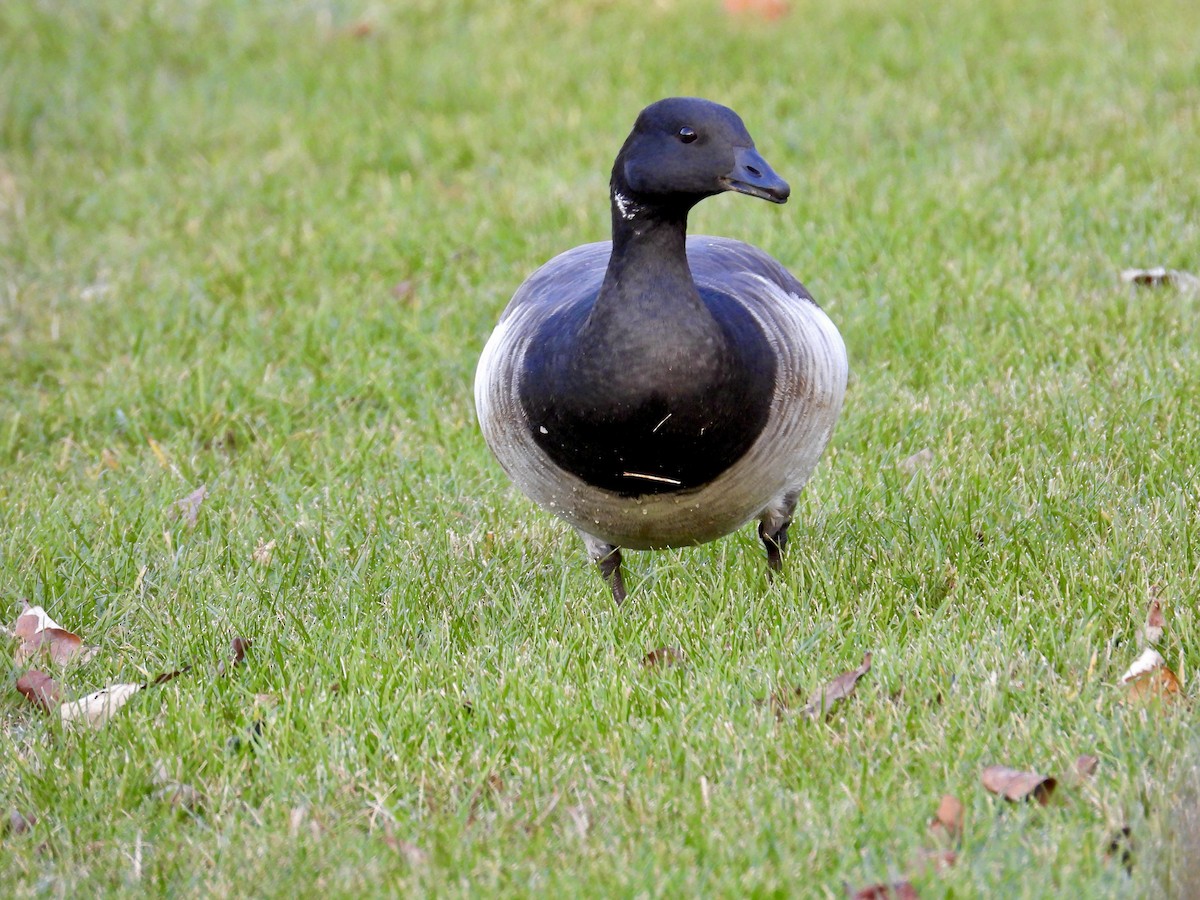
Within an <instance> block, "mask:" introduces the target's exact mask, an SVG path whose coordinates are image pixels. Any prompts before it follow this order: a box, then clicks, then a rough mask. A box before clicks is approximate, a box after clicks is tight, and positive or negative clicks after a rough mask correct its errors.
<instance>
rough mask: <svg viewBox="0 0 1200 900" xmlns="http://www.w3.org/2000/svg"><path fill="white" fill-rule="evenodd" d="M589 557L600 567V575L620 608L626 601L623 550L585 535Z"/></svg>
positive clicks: (583, 535)
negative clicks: (622, 571) (622, 566)
mask: <svg viewBox="0 0 1200 900" xmlns="http://www.w3.org/2000/svg"><path fill="white" fill-rule="evenodd" d="M580 534H581V536H582V537H583V543H584V545H585V546H586V547H587V551H588V556H590V557H591V559H592V561H593V562H594V563H595V564H596V565H597V566H598V567H599V569H600V575H601V577H602V578H603V579H604V580H605V582H606V583H607V584H608V586H609V587H610V588H612V595H613V600H615V601H616V602H617V606H620V605H621V604H622V603H623V602H624V601H625V579H624V577H623V576H622V575H621V548H620V547H617V546H615V545H614V544H610V543H608V542H607V541H602V540H600V538H598V537H593V536H592V535H590V534H583V533H582V532H580Z"/></svg>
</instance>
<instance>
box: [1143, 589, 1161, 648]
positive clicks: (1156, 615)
mask: <svg viewBox="0 0 1200 900" xmlns="http://www.w3.org/2000/svg"><path fill="white" fill-rule="evenodd" d="M1166 627H1167V619H1166V616H1164V615H1163V608H1162V600H1160V599H1159V597H1158V585H1156V584H1155V585H1151V587H1150V606H1149V608H1148V609H1147V610H1146V624H1145V626H1143V628H1142V633H1141V638H1142V643H1143V644H1157V643H1158V642H1159V641H1161V640H1162V636H1163V632H1164V631H1165V630H1166Z"/></svg>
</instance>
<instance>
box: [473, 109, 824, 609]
mask: <svg viewBox="0 0 1200 900" xmlns="http://www.w3.org/2000/svg"><path fill="white" fill-rule="evenodd" d="M723 191H736V192H738V193H741V194H748V195H750V196H751V197H761V198H762V199H764V200H770V201H771V202H773V203H784V202H786V201H787V198H788V194H789V193H790V189H789V188H788V185H787V182H785V181H784V180H783V179H782V178H780V177H779V176H778V175H776V174H775V173H774V172H773V171H772V170H771V167H770V166H769V165H767V163H766V161H765V160H764V159H763V158H762V156H760V155H759V153H758V151H757V150H756V149H755V147H754V141H753V140H751V138H750V135H749V133H748V132H747V131H746V127H745V126H744V125H743V124H742V120H741V119H740V118H739V117H738V115H737V114H736V113H735V112H733V110H731V109H728V108H726V107H724V106H720V105H718V104H716V103H712V102H709V101H707V100H701V99H697V98H690V97H675V98H670V99H666V100H660V101H659V102H657V103H654V104H651V105H650V106H648V107H646V108H645V109H644V110H642V112H641V114H640V115H639V116H638V119H637V122H636V123H635V125H634V127H633V131H632V133H630V135H629V137H628V138H627V139H626V141H625V144H624V146H623V147H622V148H621V152H620V153H618V154H617V159H616V162H615V163H614V165H613V170H612V180H611V184H610V192H611V204H612V241H604V242H601V243H595V244H585V245H583V246H580V247H576V248H575V249H573V250H568V251H567V252H565V253H562V254H560V255H559V256H556V257H555V258H554V259H552V260H550V261H549V262H548V263H546V264H545V265H543V266H542V267H541V268H540V269H538V270H537V271H536V272H534V273H533V274H532V275H531V276H530V277H529V278H528V280H526V281H525V283H524V284H522V285H521V286H520V288H518V289H517V292H516V294H515V295H514V296H513V298H512V300H511V301H510V302H509V304H508V307H507V308H506V309H505V310H504V313H503V314H502V315H501V317H500V322H499V324H498V325H497V326H496V330H495V331H494V332H493V334H492V336H491V338H490V339H489V340H488V342H487V346H486V347H485V348H484V350H483V355H482V357H481V358H480V360H479V367H478V370H477V372H476V375H475V406H476V410H477V412H478V415H479V422H480V425H481V427H482V429H483V435H484V438H485V439H486V440H487V443H488V445H489V446H490V447H491V449H492V451H493V452H494V453H495V455H496V457H497V459H498V460H499V461H500V465H501V466H502V467H503V468H504V470H505V472H507V473H508V475H509V476H510V477H511V478H512V479H513V481H514V482H516V484H517V487H519V488H520V489H521V490H522V491H524V492H525V493H526V494H527V495H528V496H529V497H530V498H531V499H533V500H534V502H536V503H538V504H539V505H540V506H542V507H544V508H545V509H547V510H549V511H550V512H552V513H554V514H555V515H556V516H559V517H560V518H562V519H564V520H566V521H567V522H568V523H570V524H571V525H572V526H574V527H575V529H576V530H577V531H578V532H579V534H580V536H581V537H582V538H583V541H584V544H585V545H586V547H587V551H588V554H589V555H590V557H591V558H592V560H594V561H595V562H596V563H597V564H598V565H599V568H600V572H601V574H602V575H603V577H604V579H605V580H606V581H607V582H608V585H609V586H610V587H611V589H612V593H613V597H614V599H615V600H616V601H617V603H620V602H621V601H622V600H624V598H625V584H624V580H623V578H622V574H621V550H622V549H632V550H654V549H660V548H664V547H678V546H686V545H690V544H700V543H704V542H706V541H711V540H714V539H716V538H718V537H721V536H722V535H725V534H728V533H730V532H731V531H734V530H736V529H738V528H740V527H741V526H742V525H744V524H745V523H747V522H749V521H750V520H751V519H755V518H757V519H758V521H759V525H758V533H759V536H760V537H761V538H762V541H763V544H764V545H765V546H766V551H767V565H768V573H771V572H774V571H777V570H779V569H780V567H781V565H782V554H783V550H784V546H785V544H786V542H787V530H788V525H789V524H790V523H791V516H792V512H793V510H794V509H795V506H796V499H797V497H798V495H799V493H800V491H801V489H802V488H803V487H804V484H805V482H806V481H807V480H808V478H809V475H811V474H812V471H813V468H814V467H815V466H816V464H817V460H818V459H819V458H820V456H821V453H822V452H823V451H824V449H825V446H826V444H828V443H829V438H830V435H831V434H832V432H833V428H834V423H835V422H836V421H837V417H838V414H839V412H840V411H841V408H842V400H843V397H844V396H845V392H846V372H847V362H846V348H845V345H844V344H843V343H842V338H841V336H840V335H839V334H838V331H837V328H835V327H834V325H833V323H832V322H831V321H830V320H829V318H828V317H827V316H826V315H825V313H824V312H822V311H821V309H820V308H819V307H818V306H817V304H816V303H815V302H814V300H813V299H812V296H811V295H810V294H809V293H808V291H807V290H806V289H805V287H804V285H802V284H801V283H800V282H799V281H797V280H796V279H795V278H794V277H793V276H792V275H791V274H790V273H789V272H788V271H787V269H785V268H784V267H783V266H782V265H781V264H780V263H779V262H777V261H776V260H774V259H772V258H771V257H770V256H768V255H767V254H766V253H764V252H763V251H762V250H759V249H758V248H756V247H753V246H751V245H749V244H745V243H742V242H741V241H735V240H730V239H728V238H719V237H703V236H692V237H688V236H687V233H686V232H687V216H688V211H689V210H690V209H691V208H692V207H693V206H695V205H696V204H697V203H698V202H700V201H701V200H703V199H704V198H705V197H710V196H712V195H714V194H719V193H721V192H723Z"/></svg>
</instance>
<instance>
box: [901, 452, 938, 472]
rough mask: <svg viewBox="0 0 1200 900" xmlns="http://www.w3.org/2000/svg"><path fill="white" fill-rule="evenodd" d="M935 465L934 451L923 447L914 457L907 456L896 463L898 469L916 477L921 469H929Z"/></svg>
mask: <svg viewBox="0 0 1200 900" xmlns="http://www.w3.org/2000/svg"><path fill="white" fill-rule="evenodd" d="M931 465H933V451H932V450H930V449H929V448H928V447H923V448H922V449H920V450H918V451H917V452H916V453H914V454H913V455H912V456H906V457H905V458H904V459H902V460H900V462H898V463H896V468H897V469H899V470H900V471H901V472H903V473H904V474H905V475H914V474H916V472H917V471H918V470H920V469H928V468H929V467H930V466H931Z"/></svg>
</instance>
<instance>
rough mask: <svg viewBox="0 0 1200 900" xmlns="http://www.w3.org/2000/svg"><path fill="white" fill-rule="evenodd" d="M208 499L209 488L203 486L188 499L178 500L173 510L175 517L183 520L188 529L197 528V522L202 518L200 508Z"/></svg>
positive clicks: (189, 495)
mask: <svg viewBox="0 0 1200 900" xmlns="http://www.w3.org/2000/svg"><path fill="white" fill-rule="evenodd" d="M207 498H208V487H207V486H206V485H203V484H202V485H200V487H198V488H196V489H195V490H194V491H192V492H191V493H190V494H188V495H187V496H186V497H182V498H180V499H179V500H176V501H175V502H174V503H173V504H172V507H171V508H172V511H173V512H174V514H175V515H177V516H179V517H180V518H181V519H183V523H184V524H185V525H187V527H188V528H195V527H196V520H197V519H198V518H199V516H200V506H201V504H203V503H204V501H205V500H206V499H207Z"/></svg>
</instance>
